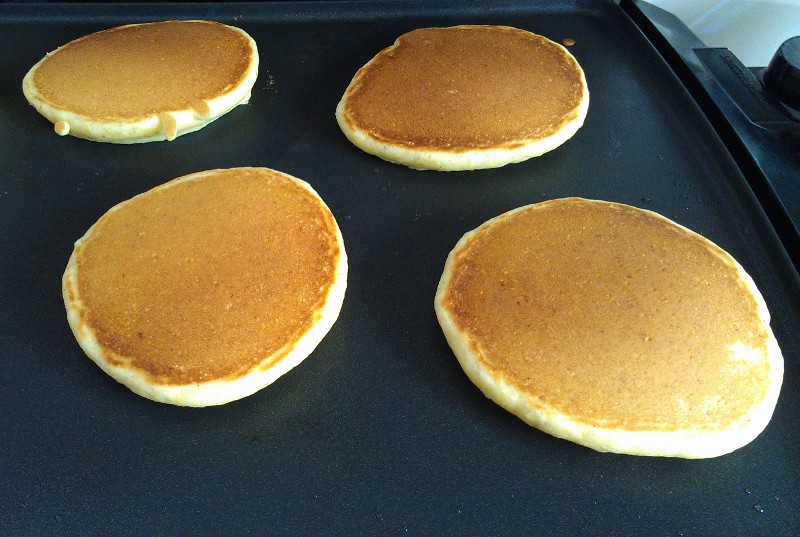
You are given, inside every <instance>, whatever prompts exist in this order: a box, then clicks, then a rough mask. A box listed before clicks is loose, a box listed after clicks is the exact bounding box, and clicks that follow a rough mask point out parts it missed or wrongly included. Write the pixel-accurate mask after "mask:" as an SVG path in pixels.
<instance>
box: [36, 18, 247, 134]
mask: <svg viewBox="0 0 800 537" xmlns="http://www.w3.org/2000/svg"><path fill="white" fill-rule="evenodd" d="M252 54H253V51H252V49H251V46H250V44H249V42H248V40H247V38H246V37H245V36H244V35H242V34H240V33H239V32H236V31H235V30H233V29H231V28H229V27H227V26H225V25H223V24H219V23H214V22H209V21H189V22H184V21H168V22H159V23H152V24H139V25H130V26H122V27H119V28H112V29H110V30H105V31H102V32H98V33H95V34H91V35H88V36H86V37H83V38H80V39H77V40H75V41H72V42H70V43H68V44H67V45H65V46H63V47H62V48H60V49H59V50H58V52H57V54H53V55H51V56H49V57H47V58H46V59H45V60H44V62H43V63H42V64H41V66H40V67H39V68H38V69H37V71H36V73H35V75H34V78H33V83H34V85H35V86H36V88H37V89H38V90H39V92H40V94H41V96H42V99H43V100H44V101H45V102H49V104H50V105H51V106H54V107H56V108H61V109H67V110H69V111H70V112H73V113H76V114H82V115H85V116H87V117H90V118H94V119H98V120H106V121H116V120H121V119H125V120H133V119H139V118H145V117H148V116H150V115H152V114H155V113H159V112H164V111H170V110H183V109H187V108H190V107H192V108H197V109H199V111H203V110H204V109H207V106H205V105H204V104H203V103H204V102H205V101H208V100H211V99H213V98H215V97H218V96H219V95H221V94H223V93H225V92H227V91H229V90H230V89H231V88H232V87H234V86H236V85H238V84H240V83H241V81H242V80H243V78H244V77H245V75H246V73H247V70H248V67H249V65H250V64H251V61H252V59H251V56H252ZM187 90H188V91H191V90H194V95H190V96H188V97H187Z"/></svg>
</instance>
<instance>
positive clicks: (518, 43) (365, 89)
mask: <svg viewBox="0 0 800 537" xmlns="http://www.w3.org/2000/svg"><path fill="white" fill-rule="evenodd" d="M588 106H589V90H588V88H587V86H586V79H585V77H584V74H583V70H582V69H581V67H580V66H579V65H578V62H577V61H576V60H575V58H574V57H573V56H572V55H571V54H570V53H569V52H568V51H567V50H566V49H565V48H564V47H562V46H561V45H559V44H557V43H554V42H553V41H550V40H548V39H546V38H544V37H542V36H540V35H536V34H533V33H530V32H527V31H524V30H519V29H516V28H511V27H508V26H474V25H467V26H454V27H449V28H422V29H418V30H414V31H412V32H409V33H406V34H403V35H401V36H400V37H399V38H398V39H397V40H396V41H395V43H394V44H393V45H392V46H390V47H388V48H386V49H384V50H382V51H381V52H379V53H378V54H377V55H376V56H375V57H374V58H372V59H371V60H370V61H369V62H368V63H367V64H366V65H364V66H363V67H362V68H361V69H359V70H358V72H357V73H356V74H355V76H354V77H353V80H352V82H351V83H350V85H349V86H348V87H347V90H346V91H345V93H344V95H343V96H342V99H341V101H340V102H339V105H338V107H337V109H336V119H337V121H338V122H339V126H340V127H341V129H342V131H343V132H344V134H345V135H346V136H347V138H348V139H349V140H350V141H351V142H352V143H353V144H355V145H356V146H358V147H359V148H361V149H363V150H364V151H366V152H367V153H370V154H373V155H376V156H379V157H381V158H383V159H385V160H389V161H391V162H396V163H400V164H405V165H407V166H410V167H412V168H418V169H433V170H442V171H454V170H472V169H478V168H496V167H499V166H503V165H505V164H508V163H512V162H519V161H522V160H525V159H529V158H531V157H535V156H538V155H541V154H542V153H544V152H546V151H550V150H552V149H554V148H556V147H558V146H559V145H561V144H562V143H564V142H565V141H567V140H568V139H569V138H570V137H572V135H573V134H575V132H576V131H577V130H578V129H579V128H580V127H581V125H583V121H584V118H585V117H586V111H587V109H588Z"/></svg>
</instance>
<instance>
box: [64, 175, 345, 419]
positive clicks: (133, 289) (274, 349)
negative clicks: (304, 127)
mask: <svg viewBox="0 0 800 537" xmlns="http://www.w3.org/2000/svg"><path fill="white" fill-rule="evenodd" d="M346 279H347V257H346V254H345V250H344V243H343V241H342V236H341V233H340V231H339V228H338V226H337V224H336V221H335V220H334V217H333V215H332V214H331V212H330V210H329V209H328V207H327V206H326V205H325V203H324V202H323V201H322V200H321V199H320V197H319V196H318V195H317V194H316V192H314V190H313V189H312V188H311V187H310V186H309V185H308V184H307V183H305V182H304V181H301V180H299V179H296V178H293V177H291V176H289V175H286V174H283V173H280V172H277V171H273V170H270V169H267V168H233V169H227V170H210V171H205V172H199V173H195V174H191V175H187V176H184V177H179V178H177V179H174V180H172V181H170V182H168V183H165V184H163V185H160V186H157V187H155V188H153V189H152V190H149V191H147V192H145V193H143V194H140V195H138V196H135V197H133V198H131V199H129V200H127V201H124V202H122V203H120V204H118V205H116V206H115V207H113V208H112V209H110V210H109V211H108V212H107V213H106V214H104V215H103V216H102V217H101V218H100V219H99V220H98V221H97V222H96V223H95V224H94V225H93V226H92V227H91V228H90V229H89V230H88V231H87V232H86V234H85V235H84V236H83V237H82V238H81V239H80V240H78V241H77V242H76V243H75V248H74V251H73V252H72V255H71V257H70V259H69V263H68V265H67V268H66V271H65V273H64V277H63V282H62V283H63V294H64V303H65V305H66V309H67V318H68V321H69V324H70V327H71V328H72V331H73V333H74V335H75V337H76V339H77V340H78V343H79V344H80V346H81V347H82V348H83V350H84V351H85V352H86V354H87V355H88V356H89V357H90V358H91V359H92V360H94V361H95V362H96V363H97V365H99V366H100V367H101V368H102V369H103V370H104V371H105V372H106V373H108V374H109V375H111V376H112V377H113V378H114V379H116V380H117V381H119V382H121V383H122V384H124V385H126V386H127V387H128V388H130V389H131V390H133V391H134V392H136V393H137V394H139V395H142V396H144V397H146V398H148V399H152V400H154V401H159V402H163V403H171V404H175V405H182V406H208V405H218V404H223V403H227V402H229V401H233V400H235V399H239V398H242V397H245V396H247V395H250V394H252V393H254V392H256V391H257V390H260V389H261V388H263V387H265V386H267V385H268V384H270V383H272V382H273V381H275V380H276V379H277V378H278V377H280V376H281V375H283V374H284V373H286V372H287V371H289V370H290V369H291V368H293V367H294V366H296V365H297V364H299V363H300V362H301V361H302V360H303V359H305V358H306V357H307V356H308V355H309V354H310V353H311V352H312V351H313V350H314V348H315V347H316V346H317V344H318V343H320V341H321V340H322V338H323V337H324V336H325V334H326V333H327V332H328V331H329V330H330V328H331V327H332V326H333V324H334V322H335V321H336V319H337V317H338V315H339V311H340V309H341V306H342V301H343V299H344V293H345V287H346V285H347V284H346Z"/></svg>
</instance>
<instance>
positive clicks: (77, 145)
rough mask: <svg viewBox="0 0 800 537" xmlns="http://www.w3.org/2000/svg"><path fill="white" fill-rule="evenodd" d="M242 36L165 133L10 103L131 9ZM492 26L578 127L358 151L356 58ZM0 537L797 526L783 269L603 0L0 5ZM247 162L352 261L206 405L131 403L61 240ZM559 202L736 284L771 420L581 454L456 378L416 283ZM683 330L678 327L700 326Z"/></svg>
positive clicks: (739, 531) (788, 306) (687, 113)
mask: <svg viewBox="0 0 800 537" xmlns="http://www.w3.org/2000/svg"><path fill="white" fill-rule="evenodd" d="M169 18H179V19H191V18H204V19H212V20H217V21H220V22H224V23H227V24H233V25H236V26H239V27H241V28H243V29H244V30H246V31H247V32H248V33H250V35H252V37H253V38H254V39H255V40H256V42H257V43H258V46H259V50H260V56H261V67H260V73H259V78H258V81H257V82H256V85H255V87H254V89H253V94H252V99H251V102H250V104H249V105H247V106H242V107H238V108H237V109H235V110H234V111H232V112H231V113H229V114H228V115H226V116H223V117H222V118H220V119H218V120H217V121H216V122H214V123H212V124H211V125H209V126H207V127H206V128H204V129H202V130H200V131H198V132H196V133H193V134H189V135H185V136H182V137H179V138H178V139H176V140H175V141H173V142H169V143H167V142H159V143H150V144H142V145H133V146H121V145H109V144H100V143H94V142H88V141H84V140H79V139H76V138H72V137H65V138H61V137H58V136H57V135H55V134H54V132H53V130H52V125H51V124H50V123H49V122H48V121H47V120H45V119H44V118H42V117H41V116H39V114H37V113H36V112H35V110H34V109H33V108H32V107H30V106H29V105H28V104H27V102H26V101H25V99H24V97H23V95H22V91H21V82H22V77H23V76H24V74H25V73H26V71H27V70H28V69H29V68H30V67H31V66H32V65H33V64H34V63H35V62H36V61H38V60H39V59H40V58H41V57H42V56H43V55H44V54H45V53H46V52H48V51H51V50H54V49H55V48H57V47H58V46H60V45H62V44H64V43H66V42H67V41H69V40H72V39H74V38H77V37H80V36H82V35H84V34H86V33H89V32H93V31H97V30H101V29H105V28H108V27H112V26H117V25H120V24H125V23H131V22H144V21H149V20H163V19H169ZM462 23H492V24H495V23H496V24H509V25H512V26H517V27H519V28H524V29H527V30H531V31H533V32H536V33H539V34H542V35H544V36H546V37H548V38H550V39H553V40H555V41H561V40H562V39H563V38H572V39H574V40H575V41H576V44H575V45H574V46H572V47H571V48H570V50H571V52H572V53H573V54H574V55H575V56H576V58H577V59H578V61H579V62H580V64H581V65H582V66H583V68H584V70H585V73H586V77H587V80H588V85H589V90H590V93H591V102H590V106H589V113H588V117H587V119H586V123H585V125H584V126H583V128H582V129H581V130H580V131H579V132H578V133H577V134H576V135H575V136H574V137H573V138H572V139H571V140H570V141H568V142H567V143H566V144H564V145H563V146H561V147H560V148H558V149H556V150H555V151H552V152H550V153H548V154H546V155H544V156H541V157H539V158H535V159H532V160H529V161H527V162H524V163H521V164H516V165H509V166H506V167H503V168H500V169H497V170H487V171H476V172H458V173H437V172H420V171H412V170H409V169H407V168H404V167H402V166H398V165H393V164H389V163H386V162H384V161H382V160H379V159H377V158H376V157H372V156H370V155H367V154H365V153H363V152H361V151H359V150H358V149H356V148H355V147H354V146H352V145H351V144H350V143H349V142H348V141H347V140H346V138H345V137H344V135H343V134H342V133H341V132H340V131H339V129H338V126H337V124H336V121H335V119H334V110H335V107H336V104H337V102H338V100H339V98H340V96H341V94H342V92H343V91H344V89H345V87H346V86H347V84H348V82H349V81H350V78H351V77H352V76H353V74H354V73H355V72H356V70H357V69H358V68H359V67H361V66H362V65H363V64H364V63H365V62H366V61H368V60H369V59H370V58H371V57H372V56H373V55H374V54H375V53H377V52H378V51H379V50H380V49H382V48H384V47H386V46H388V45H390V44H391V43H392V42H393V41H394V39H395V38H396V37H397V36H399V35H400V34H401V33H403V32H406V31H408V30H411V29H414V28H417V27H422V26H432V25H436V26H445V25H454V24H462ZM0 32H1V33H2V35H3V37H4V39H3V41H4V45H3V52H2V54H0V73H2V75H1V78H0V80H1V82H0V162H2V174H0V305H2V309H3V310H2V313H1V314H0V357H2V360H3V362H2V363H3V367H2V368H0V397H2V399H1V401H2V412H0V434H2V448H0V474H2V484H1V485H0V528H2V530H0V533H3V534H6V535H141V534H145V533H147V534H151V533H152V534H160V535H168V534H174V535H234V534H236V535H239V534H251V535H268V534H270V535H271V534H288V535H386V534H388V535H393V534H403V535H404V534H408V535H522V534H537V535H626V534H642V535H673V536H674V535H772V536H774V535H798V534H800V522H798V521H799V520H800V506H799V505H798V500H797V498H798V497H800V425H798V423H799V422H798V419H797V416H796V413H795V409H796V408H797V407H798V405H800V394H799V393H798V388H797V386H798V383H797V379H798V373H799V372H798V360H797V357H798V351H799V350H800V334H799V333H798V330H797V327H798V326H800V300H798V297H800V283H798V276H797V273H796V272H795V271H794V269H793V268H792V265H791V264H790V262H789V260H788V257H787V255H786V253H785V251H784V250H783V248H782V247H781V245H780V243H779V241H778V239H777V238H776V235H775V233H774V231H773V229H772V227H771V226H770V224H769V222H768V220H767V218H766V216H765V214H764V213H763V211H762V210H761V209H760V208H759V206H758V204H757V201H756V199H755V197H754V196H753V194H752V192H751V191H750V189H749V187H748V186H747V181H746V178H745V177H744V176H743V175H742V171H740V170H739V169H738V168H737V167H736V165H735V163H734V160H733V159H732V158H731V156H730V154H729V153H728V152H727V150H726V148H725V147H724V146H723V144H722V143H721V141H720V139H719V138H718V137H717V135H716V134H715V132H714V131H713V129H712V128H711V126H710V125H709V124H708V122H707V121H706V120H705V118H704V116H703V115H702V113H701V111H700V110H699V109H698V108H697V106H696V105H695V104H694V103H693V101H692V100H691V98H690V96H689V94H688V93H687V92H686V91H685V90H684V89H683V87H682V86H681V84H680V82H679V81H678V80H677V78H676V77H675V76H674V75H673V73H672V72H671V71H670V70H669V68H668V67H667V66H666V65H665V64H664V63H663V61H662V60H661V58H660V56H659V55H658V54H657V53H656V52H655V51H654V49H653V48H652V47H651V46H650V44H649V43H648V41H647V40H646V38H645V37H644V35H643V34H642V33H641V32H640V31H639V30H638V29H637V28H636V26H635V25H634V24H633V23H632V22H631V21H630V19H628V17H627V16H626V15H625V13H624V12H623V11H622V10H621V9H620V8H619V7H618V6H617V5H616V4H614V3H611V2H592V1H574V2H558V3H548V2H527V3H514V2H505V3H500V4H498V3H481V4H478V5H475V6H472V7H466V6H465V5H464V3H455V2H453V3H435V2H434V3H430V2H428V3H413V2H369V3H360V2H353V3H339V2H320V3H309V4H305V3H300V2H296V3H280V2H277V3H264V4H260V3H244V4H207V5H201V4H164V5H155V4H120V5H103V4H85V5H61V4H59V5H42V4H39V5H29V6H20V5H2V6H0ZM234 166H267V167H271V168H275V169H278V170H281V171H284V172H287V173H290V174H293V175H295V176H297V177H301V178H303V179H305V180H307V181H308V182H310V183H311V184H312V185H313V186H314V188H315V189H316V190H317V191H318V192H319V193H320V195H321V196H322V197H323V199H325V201H326V202H327V203H328V205H329V206H330V207H331V210H332V211H333V213H334V215H335V216H336V218H337V220H338V222H339V225H340V227H341V229H342V233H343V235H344V238H345V242H346V246H347V251H348V254H349V261H350V273H349V278H348V282H349V285H348V291H347V295H346V298H345V302H344V307H343V310H342V313H341V316H340V318H339V320H338V322H337V323H336V324H335V326H334V327H333V329H332V330H331V332H330V333H329V334H328V336H327V337H326V338H325V340H324V341H323V342H322V344H321V345H320V346H319V347H318V349H317V350H316V351H315V352H314V353H313V354H312V355H311V356H310V357H309V358H308V359H307V360H306V361H304V362H303V363H302V364H301V365H300V366H298V367H297V368H295V369H294V370H292V371H290V372H289V373H288V374H287V375H285V376H284V377H282V378H281V379H279V380H278V381H277V382H276V383H274V384H273V385H272V386H270V387H268V388H267V389H265V390H263V391H261V392H259V393H257V394H255V395H253V396H251V397H248V398H246V399H244V400H241V401H238V402H234V403H231V404H228V405H225V406H222V407H215V408H206V409H186V408H178V407H172V406H167V405H161V404H157V403H153V402H150V401H148V400H145V399H143V398H141V397H139V396H136V395H134V394H133V393H131V392H129V391H128V390H127V389H126V388H124V387H123V386H121V385H119V384H117V383H116V382H114V381H113V380H112V379H111V378H110V377H108V376H106V375H105V374H104V373H102V372H101V371H100V369H99V368H98V367H97V366H95V365H94V364H93V363H92V362H91V361H90V360H89V359H88V358H86V356H85V355H84V354H83V352H82V351H81V350H80V348H79V347H78V345H77V343H76V342H75V340H74V338H73V336H72V334H71V332H70V329H69V327H68V325H67V321H66V316H65V312H64V305H63V302H62V298H61V274H62V272H63V270H64V268H65V266H66V262H67V259H68V257H69V255H70V252H71V250H72V244H73V242H74V241H75V240H76V239H78V238H79V237H80V236H81V235H82V234H83V233H84V232H85V231H86V230H87V229H88V228H89V226H90V225H91V224H92V223H94V222H95V221H96V220H97V218H99V217H100V216H101V215H102V214H103V213H104V212H105V211H106V210H107V209H108V208H110V207H111V206H112V205H114V204H116V203H118V202H120V201H123V200H125V199H128V198H130V197H132V196H133V195H135V194H138V193H140V192H143V191H145V190H147V189H149V188H151V187H153V186H155V185H158V184H161V183H163V182H165V181H167V180H169V179H172V178H174V177H177V176H180V175H183V174H187V173H191V172H195V171H200V170H204V169H209V168H217V167H223V168H224V167H234ZM563 196H582V197H587V198H595V199H604V200H611V201H618V202H623V203H628V204H631V205H635V206H638V207H643V208H646V209H650V210H653V211H657V212H659V213H661V214H663V215H665V216H667V217H668V218H671V219H673V220H675V221H677V222H678V223H680V224H683V225H685V226H687V227H689V228H691V229H693V230H695V231H697V232H699V233H701V234H703V235H705V236H706V237H708V238H710V239H711V240H713V241H714V242H716V243H717V244H719V245H720V246H722V247H723V248H724V249H726V250H727V251H729V252H730V253H731V254H732V255H733V256H734V257H735V258H736V259H737V260H738V261H739V262H740V263H741V264H742V265H743V266H744V267H745V269H746V270H747V271H748V272H749V273H750V274H751V275H752V276H753V278H754V280H755V281H756V283H757V284H758V286H759V287H760V289H761V290H762V292H763V294H764V297H765V299H766V301H767V304H768V305H769V308H770V311H771V313H772V317H773V322H772V326H773V328H774V331H775V334H776V337H777V338H778V341H779V343H780V345H781V348H782V350H783V353H784V356H785V359H786V375H785V381H784V387H783V391H782V394H781V398H780V401H779V403H778V406H777V409H776V412H775V415H774V417H773V419H772V422H771V423H770V425H769V427H768V428H767V429H766V431H765V432H764V433H763V434H762V435H761V436H759V437H758V438H757V439H756V440H755V441H754V442H753V443H751V444H750V445H748V446H746V447H744V448H742V449H740V450H738V451H736V452H734V453H732V454H730V455H727V456H723V457H720V458H716V459H709V460H698V461H687V460H680V459H656V458H642V457H633V456H621V455H613V454H601V453H597V452H594V451H592V450H589V449H587V448H584V447H581V446H578V445H575V444H572V443H569V442H566V441H562V440H558V439H556V438H553V437H551V436H548V435H546V434H544V433H541V432H539V431H537V430H536V429H533V428H531V427H529V426H527V425H525V424H524V423H523V422H522V421H520V420H519V419H517V418H516V417H514V416H512V415H511V414H509V413H508V412H506V411H504V410H502V409H501V408H500V407H498V406H496V405H495V404H494V403H492V402H491V401H489V400H488V399H486V398H485V397H484V396H483V395H482V394H481V393H480V392H479V391H478V389H477V388H476V387H474V386H473V385H472V384H471V383H470V382H469V380H468V379H467V377H466V376H465V375H464V374H463V372H462V371H461V369H460V367H459V365H458V363H457V361H456V359H455V358H454V356H453V354H452V352H451V351H450V349H449V348H448V346H447V344H446V342H445V339H444V337H443V335H442V333H441V331H440V329H439V326H438V324H437V322H436V318H435V315H434V311H433V305H432V303H433V296H434V292H435V289H436V284H437V283H438V279H439V276H440V275H441V271H442V268H443V266H444V261H445V258H446V256H447V253H448V252H449V251H450V249H451V248H452V247H453V246H454V245H455V243H456V241H457V240H458V239H459V238H460V237H461V235H462V234H463V233H465V232H467V231H469V230H471V229H473V228H474V227H476V226H478V225H479V224H481V223H482V222H484V221H485V220H487V219H489V218H491V217H493V216H496V215H498V214H500V213H502V212H504V211H507V210H509V209H512V208H515V207H518V206H520V205H524V204H528V203H533V202H537V201H542V200H546V199H552V198H557V197H563ZM702 329H703V327H698V330H702Z"/></svg>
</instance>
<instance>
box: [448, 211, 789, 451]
mask: <svg viewBox="0 0 800 537" xmlns="http://www.w3.org/2000/svg"><path fill="white" fill-rule="evenodd" d="M435 308H436V313H437V316H438V319H439V322H440V324H441V326H442V329H443V331H444V334H445V336H446V337H447V340H448V342H449V344H450V346H451V347H452V349H453V351H454V353H455V355H456V357H457V358H458V360H459V362H460V364H461V366H462V367H463V369H464V371H465V372H466V373H467V375H468V376H469V377H470V379H471V380H472V381H473V382H474V383H475V384H476V385H477V386H478V387H479V388H480V389H481V390H482V391H483V392H484V394H485V395H487V396H488V397H489V398H491V399H492V400H494V401H495V402H497V403H498V404H500V405H501V406H503V407H504V408H506V409H507V410H509V411H510V412H512V413H514V414H515V415H517V416H519V417H520V418H522V419H523V420H524V421H526V422H527V423H529V424H530V425H533V426H534V427H537V428H539V429H541V430H543V431H546V432H548V433H550V434H552V435H555V436H558V437H561V438H565V439H567V440H571V441H573V442H577V443H578V444H582V445H584V446H588V447H591V448H593V449H596V450H598V451H610V452H617V453H628V454H636V455H660V456H674V457H685V458H700V457H713V456H717V455H722V454H724V453H728V452H730V451H732V450H734V449H737V448H739V447H741V446H743V445H745V444H747V443H748V442H750V441H751V440H753V439H754V438H755V437H756V436H757V435H758V434H759V433H760V432H761V431H762V430H763V429H764V428H765V427H766V425H767V423H768V422H769V420H770V418H771V416H772V412H773V410H774V407H775V404H776V401H777V398H778V393H779V391H780V386H781V382H782V379H783V358H782V356H781V352H780V349H779V348H778V344H777V342H776V340H775V338H774V336H773V334H772V331H771V329H770V327H769V313H768V311H767V306H766V304H765V303H764V299H763V298H762V296H761V294H760V293H759V291H758V289H757V288H756V285H755V283H754V282H753V280H752V279H751V278H750V276H748V275H747V273H745V271H744V269H743V268H742V267H741V266H740V265H739V264H738V263H737V262H736V261H735V260H734V259H733V258H732V257H731V256H730V255H729V254H727V253H726V252H724V251H723V250H722V249H721V248H719V247H718V246H716V245H715V244H713V243H712V242H711V241H709V240H708V239H706V238H704V237H702V236H700V235H698V234H696V233H694V232H692V231H690V230H688V229H686V228H684V227H682V226H679V225H678V224H676V223H674V222H672V221H670V220H668V219H666V218H664V217H663V216H660V215H658V214H656V213H653V212H650V211H645V210H642V209H637V208H634V207H631V206H627V205H622V204H616V203H610V202H602V201H589V200H583V199H579V198H567V199H561V200H553V201H548V202H544V203H540V204H535V205H529V206H525V207H521V208H519V209H516V210H513V211H510V212H508V213H505V214H503V215H500V216H498V217H496V218H494V219H492V220H489V221H488V222H486V223H485V224H483V225H482V226H480V227H478V228H477V229H476V230H474V231H471V232H469V233H467V234H466V235H465V236H464V237H463V238H462V239H461V240H460V241H459V242H458V244H457V245H456V247H455V248H454V250H453V251H452V252H451V253H450V255H449V257H448V259H447V263H446V266H445V269H444V273H443V275H442V279H441V282H440V284H439V288H438V290H437V294H436V301H435Z"/></svg>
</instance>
